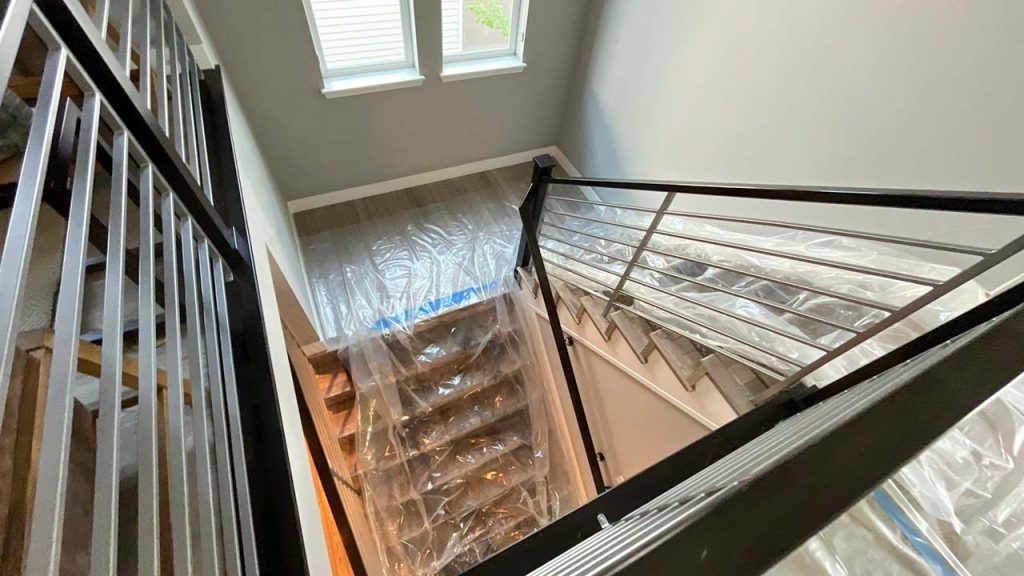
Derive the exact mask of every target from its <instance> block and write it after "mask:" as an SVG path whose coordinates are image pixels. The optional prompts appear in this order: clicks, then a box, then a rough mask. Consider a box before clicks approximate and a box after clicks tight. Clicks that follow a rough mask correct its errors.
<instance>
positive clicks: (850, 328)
mask: <svg viewBox="0 0 1024 576" xmlns="http://www.w3.org/2000/svg"><path fill="white" fill-rule="evenodd" d="M636 266H637V268H643V269H644V270H648V271H651V272H654V273H655V274H661V275H663V276H670V277H672V278H675V279H677V280H681V281H683V282H689V283H690V284H696V285H697V286H703V287H705V288H708V289H711V290H715V291H716V292H724V293H726V294H730V295H732V296H735V297H737V298H742V299H744V300H749V301H751V302H756V303H758V304H760V305H762V306H766V307H768V308H774V309H776V310H781V311H783V312H786V313H789V314H793V315H795V316H799V317H801V318H806V319H807V320H812V321H814V322H820V323H822V324H825V325H827V326H831V327H832V328H836V329H838V330H842V331H844V332H852V333H854V334H856V333H858V332H860V329H858V328H855V327H853V326H850V325H848V324H843V323H841V322H836V321H834V320H829V319H828V318H825V317H823V316H818V315H817V314H811V313H810V312H805V311H803V310H800V309H798V308H793V307H792V306H787V305H785V304H779V303H777V302H772V301H771V300H766V299H764V298H761V297H760V296H753V295H750V294H744V293H743V292H740V291H738V290H734V289H732V288H728V287H725V286H716V285H714V284H711V283H709V282H704V281H703V280H697V279H696V278H690V277H689V276H683V275H682V274H676V273H675V272H669V271H668V270H661V269H658V268H655V267H653V266H648V265H646V264H643V263H640V262H637V264H636Z"/></svg>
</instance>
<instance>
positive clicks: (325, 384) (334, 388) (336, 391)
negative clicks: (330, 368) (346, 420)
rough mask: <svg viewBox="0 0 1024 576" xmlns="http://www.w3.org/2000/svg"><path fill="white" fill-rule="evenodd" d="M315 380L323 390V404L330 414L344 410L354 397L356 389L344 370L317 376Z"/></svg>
mask: <svg viewBox="0 0 1024 576" xmlns="http://www.w3.org/2000/svg"><path fill="white" fill-rule="evenodd" d="M317 380H318V381H319V383H320V389H321V390H323V394H324V396H323V397H324V404H325V405H326V406H327V409H328V410H330V411H332V412H338V411H341V410H344V409H345V408H346V407H347V406H348V404H349V403H351V401H352V400H353V399H355V397H356V389H355V387H354V386H353V385H352V380H351V379H349V377H348V372H346V371H344V370H342V371H340V372H335V373H334V374H318V375H317Z"/></svg>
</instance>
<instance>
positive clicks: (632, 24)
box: [559, 0, 1024, 287]
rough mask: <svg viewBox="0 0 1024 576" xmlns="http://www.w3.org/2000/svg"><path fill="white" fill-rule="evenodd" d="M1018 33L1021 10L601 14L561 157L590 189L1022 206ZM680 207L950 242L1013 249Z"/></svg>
mask: <svg viewBox="0 0 1024 576" xmlns="http://www.w3.org/2000/svg"><path fill="white" fill-rule="evenodd" d="M1022 28H1024V3H1021V2H1019V1H1015V0H978V1H974V2H962V1H959V0H912V1H903V2H892V1H890V0H833V1H829V2H821V1H820V0H772V1H764V0H724V1H723V0H645V1H644V2H633V1H627V0H595V1H593V2H591V9H590V10H589V14H588V20H587V23H586V25H585V28H584V32H583V34H582V35H581V47H580V56H579V62H580V63H579V67H578V69H577V71H576V76H575V78H574V82H573V87H572V89H571V92H570V96H569V101H568V105H567V108H566V115H565V123H564V125H563V129H562V132H561V135H560V138H559V147H560V148H561V149H562V150H563V151H564V152H565V154H566V155H567V156H568V158H569V159H570V160H571V161H572V162H573V163H574V164H575V165H576V167H577V168H578V169H579V170H580V171H582V172H583V173H584V174H586V175H590V176H614V177H624V178H644V179H665V180H688V181H708V182H745V183H755V184H756V183H760V184H791V185H808V186H884V187H895V188H932V189H959V190H986V191H1024V162H1021V153H1022V152H1024V106H1021V102H1022V101H1024V68H1022V67H1021V65H1020V59H1021V56H1022V55H1024V34H1021V29H1022ZM684 200H685V202H686V203H687V205H688V207H691V208H695V209H699V210H709V211H717V212H722V213H737V214H746V215H748V216H749V215H751V214H757V215H759V216H765V215H774V216H784V217H788V218H793V219H797V220H806V221H813V222H817V223H822V224H826V225H833V226H853V227H858V228H863V229H867V230H880V231H887V232H890V233H892V232H894V231H899V232H900V233H902V234H908V235H914V236H919V237H923V238H934V239H945V240H948V241H952V242H981V243H983V244H986V245H987V244H992V245H994V244H995V243H998V242H1000V241H1005V240H1008V239H1009V238H1010V237H1011V236H1012V234H1013V233H1014V232H1016V233H1017V234H1019V233H1021V232H1022V231H1024V230H1021V228H1020V225H1019V224H1016V223H1011V222H1009V221H1008V219H1005V218H1003V219H999V218H995V219H993V218H977V217H965V216H962V215H947V216H945V217H940V218H937V219H936V218H934V217H925V216H920V215H908V214H906V213H905V211H900V210H886V211H877V210H875V211H872V210H866V209H858V208H845V207H844V208H841V209H835V208H829V209H827V210H815V209H814V208H813V207H807V206H795V205H779V204H777V203H776V204H773V205H767V204H766V203H758V202H746V203H744V202H728V203H726V202H721V201H718V202H715V201H707V200H706V199H699V198H692V197H691V198H686V199H684ZM654 201H655V202H657V201H658V199H656V200H654ZM1016 269H1017V270H1021V269H1024V265H1021V264H1019V263H1018V265H1017V266H1016ZM1006 274H1010V272H1007V273H1006ZM1006 274H1004V275H1003V276H999V277H997V278H994V279H991V280H989V281H988V282H987V284H986V285H987V286H989V287H994V286H996V285H999V284H1001V282H1000V279H1003V280H1005V278H1006V277H1007V276H1006Z"/></svg>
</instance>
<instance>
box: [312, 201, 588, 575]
mask: <svg viewBox="0 0 1024 576" xmlns="http://www.w3.org/2000/svg"><path fill="white" fill-rule="evenodd" d="M520 230H521V226H520V224H519V220H518V217H517V214H516V213H515V211H514V210H512V209H511V208H510V207H507V206H501V205H497V204H494V203H488V202H487V201H486V200H484V199H478V201H472V202H469V203H466V204H464V205H463V206H461V207H459V208H458V209H455V208H453V207H452V206H450V205H448V206H446V205H436V206H433V207H430V208H426V209H422V210H416V211H411V212H408V213H401V214H396V215H394V216H393V217H392V218H389V219H387V220H381V221H374V222H371V223H367V224H363V225H359V226H355V227H351V228H349V229H343V230H342V231H336V232H333V233H331V234H329V235H325V236H324V237H323V238H321V239H320V240H321V241H319V242H317V245H316V246H314V247H313V248H312V249H311V250H310V251H309V252H308V253H307V261H308V262H310V268H311V270H315V271H316V272H314V277H313V286H314V291H315V294H316V297H317V300H318V305H319V307H320V310H321V312H322V314H323V318H324V322H325V329H326V330H327V331H328V332H329V333H333V334H336V335H344V336H345V342H346V344H347V348H346V361H347V363H348V366H349V370H350V373H351V376H352V381H353V382H354V384H355V386H356V404H357V408H358V430H357V432H356V433H355V438H354V446H352V447H351V451H352V452H354V454H355V468H356V470H357V475H358V478H359V483H360V487H361V490H362V493H363V497H364V501H365V504H366V509H367V515H368V517H369V519H370V523H371V525H372V529H373V532H374V536H375V538H376V541H377V547H378V549H379V552H380V555H381V558H382V560H383V563H384V565H385V566H386V571H387V573H388V574H391V575H397V576H407V575H408V576H428V575H434V574H458V573H461V572H463V571H465V570H466V569H468V568H469V567H471V566H473V565H475V564H477V563H479V562H481V561H482V560H484V559H486V558H488V557H489V556H491V555H493V554H494V553H496V552H498V551H500V550H501V549H503V548H505V547H507V546H509V545H510V544H512V543H514V542H516V541H517V540H519V539H521V538H523V537H524V536H526V535H527V534H530V533H532V532H534V531H536V530H538V529H539V528H541V527H542V526H544V525H545V524H547V523H548V522H550V521H551V520H553V519H554V518H556V517H557V516H558V513H559V510H560V507H561V506H562V505H563V500H564V501H566V503H567V504H569V505H571V502H572V501H574V499H575V497H574V496H571V495H567V491H568V490H569V488H568V486H569V485H570V484H569V482H568V481H564V480H563V479H564V478H567V477H568V476H567V473H566V472H565V471H563V470H560V469H558V467H555V469H553V468H552V460H553V458H552V457H551V453H552V450H554V451H555V453H558V450H560V448H559V447H557V446H552V441H551V439H549V437H548V423H547V422H548V420H547V414H546V411H545V406H544V400H543V398H544V396H543V394H544V392H543V388H542V386H543V384H542V380H541V379H540V376H539V374H538V373H537V366H536V358H537V357H538V356H537V354H536V352H535V350H534V348H533V346H534V344H533V343H532V342H530V341H528V340H527V339H526V334H528V331H526V330H524V329H523V326H524V324H523V323H524V322H525V318H522V317H520V314H521V313H524V312H525V310H526V309H525V307H524V306H523V305H519V304H517V301H516V298H518V297H519V294H520V293H519V291H518V290H513V289H512V287H511V285H510V284H509V283H512V282H514V280H513V276H512V270H513V262H514V260H515V254H516V250H517V248H518V241H519V235H520Z"/></svg>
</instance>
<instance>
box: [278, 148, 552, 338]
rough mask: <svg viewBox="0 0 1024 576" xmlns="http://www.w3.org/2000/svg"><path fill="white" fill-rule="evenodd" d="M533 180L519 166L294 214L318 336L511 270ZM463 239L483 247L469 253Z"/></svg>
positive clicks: (348, 330) (337, 332)
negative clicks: (524, 203) (521, 215)
mask: <svg viewBox="0 0 1024 576" xmlns="http://www.w3.org/2000/svg"><path fill="white" fill-rule="evenodd" d="M531 172H532V164H531V163H525V164H519V165H516V166H510V167H507V168H500V169H496V170H490V171H487V172H481V173H478V174H471V175H468V176H463V177H460V178H454V179H451V180H447V181H443V182H437V183H434V184H427V185H424V186H418V187H415V188H409V189H405V190H400V191H397V192H392V193H389V194H385V195H380V196H373V197H370V198H363V199H359V200H353V201H351V202H345V203H342V204H335V205H332V206H325V207H322V208H317V209H314V210H309V211H305V212H300V213H298V214H295V216H294V217H295V225H296V231H297V233H298V239H299V245H300V247H301V250H302V254H303V259H304V261H305V265H306V272H307V274H308V276H309V281H310V285H311V286H312V288H313V294H314V299H315V300H316V306H317V308H318V310H319V312H320V315H321V320H322V323H323V330H324V334H323V335H324V337H325V338H328V339H330V338H333V337H334V336H337V335H340V334H345V333H351V332H352V331H353V330H355V329H357V328H358V327H361V326H365V325H367V323H370V322H373V321H375V320H377V319H380V318H383V317H387V316H389V315H392V314H395V313H401V312H402V311H405V310H409V309H410V308H415V307H416V306H419V305H420V304H422V303H424V302H429V301H431V300H433V299H435V298H438V297H443V296H446V295H448V294H451V293H454V292H457V291H458V290H460V289H465V288H468V287H470V286H476V285H480V284H482V283H484V282H486V281H490V280H492V279H493V277H492V276H494V275H497V274H498V272H497V270H496V267H501V268H505V267H509V266H511V263H512V262H513V261H514V256H515V245H516V243H517V242H518V238H519V231H520V230H521V223H520V220H519V214H518V208H519V205H520V204H521V203H522V200H523V197H524V196H525V195H526V192H527V190H528V189H529V186H530V175H531ZM469 235H473V236H474V237H476V238H481V239H482V240H477V241H473V245H471V246H469V247H467V245H468V244H470V242H469V241H467V237H468V236H469ZM478 246H479V247H478ZM485 277H486V278H485Z"/></svg>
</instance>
